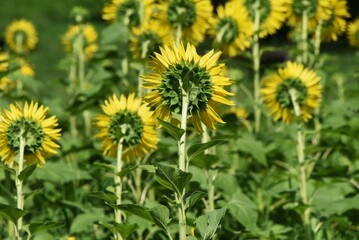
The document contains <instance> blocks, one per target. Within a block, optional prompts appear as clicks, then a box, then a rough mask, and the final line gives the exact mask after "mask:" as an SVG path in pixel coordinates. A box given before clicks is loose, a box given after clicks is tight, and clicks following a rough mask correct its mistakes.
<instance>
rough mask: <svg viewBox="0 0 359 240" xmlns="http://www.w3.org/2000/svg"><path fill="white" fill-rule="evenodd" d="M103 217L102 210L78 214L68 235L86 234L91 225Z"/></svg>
mask: <svg viewBox="0 0 359 240" xmlns="http://www.w3.org/2000/svg"><path fill="white" fill-rule="evenodd" d="M103 217H104V213H103V209H91V210H90V211H88V212H86V213H83V214H79V215H77V216H76V217H75V219H73V221H72V224H71V227H70V233H71V234H73V233H82V232H87V231H89V230H90V229H91V228H92V225H93V224H94V223H95V222H96V221H98V220H99V219H101V218H103Z"/></svg>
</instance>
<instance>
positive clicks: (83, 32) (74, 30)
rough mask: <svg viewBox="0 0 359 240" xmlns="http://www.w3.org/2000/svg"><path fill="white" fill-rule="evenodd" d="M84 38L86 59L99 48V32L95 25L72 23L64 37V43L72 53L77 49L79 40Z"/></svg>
mask: <svg viewBox="0 0 359 240" xmlns="http://www.w3.org/2000/svg"><path fill="white" fill-rule="evenodd" d="M80 38H82V39H83V40H84V41H83V48H84V52H85V57H86V59H90V58H91V57H92V56H93V55H94V53H95V52H96V51H97V49H98V44H97V38H98V34H97V31H96V29H95V27H94V26H93V25H91V24H80V25H71V26H70V27H69V28H68V30H67V32H66V33H65V35H64V37H63V38H62V43H63V45H64V48H65V51H66V52H69V53H72V52H74V51H76V50H77V48H78V44H79V42H80V41H79V40H80Z"/></svg>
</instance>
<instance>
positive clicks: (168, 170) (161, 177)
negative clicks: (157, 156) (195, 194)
mask: <svg viewBox="0 0 359 240" xmlns="http://www.w3.org/2000/svg"><path fill="white" fill-rule="evenodd" d="M191 178H192V173H188V172H184V171H181V170H179V169H177V168H173V167H167V166H162V165H157V169H156V180H157V182H158V183H159V184H161V185H162V186H164V187H166V188H168V189H170V190H172V191H174V192H176V193H177V194H178V195H181V194H182V191H183V189H184V188H185V187H186V186H187V184H188V183H189V181H190V180H191Z"/></svg>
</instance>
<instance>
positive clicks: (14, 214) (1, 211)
mask: <svg viewBox="0 0 359 240" xmlns="http://www.w3.org/2000/svg"><path fill="white" fill-rule="evenodd" d="M24 215H25V211H23V210H20V209H18V208H14V207H11V206H9V205H5V204H2V203H0V216H2V217H3V218H5V219H7V220H10V221H11V222H13V223H14V224H16V222H17V220H18V219H19V218H20V217H22V216H24Z"/></svg>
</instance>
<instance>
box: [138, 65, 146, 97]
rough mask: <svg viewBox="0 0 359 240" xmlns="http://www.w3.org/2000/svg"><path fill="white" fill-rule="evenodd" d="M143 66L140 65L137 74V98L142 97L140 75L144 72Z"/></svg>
mask: <svg viewBox="0 0 359 240" xmlns="http://www.w3.org/2000/svg"><path fill="white" fill-rule="evenodd" d="M144 67H145V66H144V64H143V63H142V64H141V67H140V72H139V74H138V76H139V77H138V86H137V95H138V97H142V95H143V87H142V83H143V80H142V75H143V73H144V72H145V71H144Z"/></svg>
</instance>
